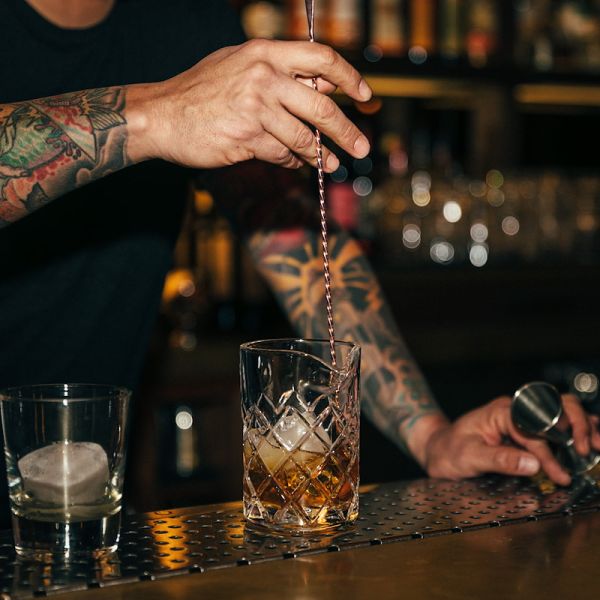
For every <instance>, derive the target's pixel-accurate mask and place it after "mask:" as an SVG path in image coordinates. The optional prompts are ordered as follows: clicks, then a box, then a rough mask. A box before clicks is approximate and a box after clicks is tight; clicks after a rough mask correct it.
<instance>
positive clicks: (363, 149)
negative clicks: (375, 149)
mask: <svg viewBox="0 0 600 600" xmlns="http://www.w3.org/2000/svg"><path fill="white" fill-rule="evenodd" d="M370 149H371V146H370V145H369V141H368V140H367V138H366V137H365V136H364V135H361V136H360V137H359V138H358V139H357V140H356V142H354V150H355V151H356V152H357V154H359V155H360V158H363V157H364V156H366V155H367V154H369V150H370Z"/></svg>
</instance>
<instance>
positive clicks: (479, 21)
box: [466, 0, 500, 68]
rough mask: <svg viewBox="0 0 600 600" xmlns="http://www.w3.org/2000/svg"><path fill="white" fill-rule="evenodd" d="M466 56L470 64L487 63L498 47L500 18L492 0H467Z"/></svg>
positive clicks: (481, 64) (477, 66)
mask: <svg viewBox="0 0 600 600" xmlns="http://www.w3.org/2000/svg"><path fill="white" fill-rule="evenodd" d="M466 28H467V29H466V46H467V57H468V59H469V63H470V64H471V66H473V67H476V68H482V67H486V66H488V65H489V63H490V60H491V58H492V56H493V54H494V53H495V52H496V50H497V47H498V36H499V28H500V20H499V15H498V7H497V6H496V4H495V3H494V1H493V0H469V2H468V4H467V18H466Z"/></svg>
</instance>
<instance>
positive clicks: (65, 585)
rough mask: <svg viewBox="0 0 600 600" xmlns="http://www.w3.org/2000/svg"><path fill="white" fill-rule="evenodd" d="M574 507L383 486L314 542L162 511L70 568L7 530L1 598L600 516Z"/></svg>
mask: <svg viewBox="0 0 600 600" xmlns="http://www.w3.org/2000/svg"><path fill="white" fill-rule="evenodd" d="M576 500H577V502H576V503H574V498H573V495H572V493H568V492H567V491H566V490H562V491H557V492H555V493H553V494H550V495H545V496H543V495H541V494H540V493H539V492H538V491H537V488H536V487H535V486H534V485H533V484H531V483H530V482H528V481H525V480H521V479H505V478H495V477H492V478H485V479H473V480H466V481H460V482H448V481H439V480H430V479H424V480H417V481H410V482H400V483H388V484H383V485H380V486H378V487H377V488H376V489H374V490H372V491H370V492H368V493H363V494H362V495H361V508H360V517H359V519H358V521H357V522H356V523H355V524H354V525H352V526H349V527H346V528H343V529H338V530H336V531H335V532H334V533H328V534H319V535H311V536H302V535H296V534H293V535H271V534H264V533H261V532H256V531H251V530H250V529H249V528H246V527H245V525H244V520H243V517H242V512H241V508H240V505H239V504H238V503H235V504H233V503H232V504H229V505H216V506H213V507H197V508H186V509H173V510H165V511H158V512H152V513H146V514H143V515H139V516H138V517H137V518H125V519H124V523H123V526H122V530H121V541H120V543H119V550H118V551H117V552H116V553H115V554H114V555H112V556H111V557H108V558H103V559H101V560H93V559H90V560H84V559H81V560H74V561H72V562H70V563H67V564H65V563H59V562H54V563H49V564H39V563H34V562H31V561H25V560H21V559H18V558H16V557H15V552H14V548H13V545H12V537H11V532H10V531H6V532H3V533H2V534H0V592H1V593H2V594H3V596H2V598H3V599H8V598H14V599H17V598H32V597H39V596H46V595H53V594H58V593H60V592H66V591H76V590H85V589H89V588H95V587H103V586H110V585H117V584H122V583H129V582H134V581H140V580H148V579H159V578H162V577H170V576H174V575H180V574H185V573H199V572H202V571H205V570H208V569H215V568H223V567H236V566H242V565H248V564H251V563H256V562H261V561H266V560H283V559H289V558H294V557H296V556H299V555H303V554H307V553H319V552H337V551H340V550H346V549H351V548H358V547H364V546H369V545H379V544H385V543H390V542H400V541H405V540H411V539H422V538H425V537H428V536H434V535H443V534H452V533H460V532H463V531H469V530H473V529H481V528H486V527H494V526H499V525H505V524H509V523H518V522H523V521H528V520H537V519H544V518H551V517H558V516H560V515H570V514H572V513H574V512H582V511H594V510H598V509H600V501H599V499H598V497H597V496H593V497H591V496H589V495H585V496H581V495H580V497H578V498H577V499H576Z"/></svg>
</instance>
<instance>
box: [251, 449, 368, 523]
mask: <svg viewBox="0 0 600 600" xmlns="http://www.w3.org/2000/svg"><path fill="white" fill-rule="evenodd" d="M265 446H266V443H265V444H263V446H262V447H261V452H258V453H256V452H255V454H254V456H252V454H251V448H250V446H249V445H248V444H247V445H246V446H245V447H244V460H245V465H246V468H247V471H246V472H247V474H248V476H247V477H246V478H245V479H244V498H245V501H246V499H250V498H252V502H253V503H256V501H257V500H258V503H259V504H260V506H261V508H262V511H263V512H262V514H261V513H260V511H249V514H247V516H248V517H249V519H250V520H251V521H253V522H255V523H257V524H262V525H266V526H274V527H281V528H291V529H299V530H302V529H307V530H308V529H310V530H313V529H328V528H331V527H335V526H337V525H341V524H342V523H346V522H351V521H354V520H356V518H357V517H358V491H357V486H358V460H354V461H351V460H350V455H349V453H348V452H347V451H345V450H344V448H343V447H340V449H339V451H338V452H334V453H332V454H330V455H323V454H318V453H315V452H307V451H305V450H296V451H294V452H291V453H287V452H286V451H285V450H281V449H278V448H275V447H273V446H270V445H269V447H268V449H267V451H264V450H263V449H264V448H265ZM248 480H249V481H250V482H251V483H252V486H253V487H254V491H255V492H256V493H255V494H253V493H252V490H251V488H250V486H249V485H248Z"/></svg>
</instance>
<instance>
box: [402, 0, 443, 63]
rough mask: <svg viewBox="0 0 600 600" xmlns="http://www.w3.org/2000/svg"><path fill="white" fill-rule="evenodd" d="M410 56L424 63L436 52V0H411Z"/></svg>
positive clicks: (413, 59)
mask: <svg viewBox="0 0 600 600" xmlns="http://www.w3.org/2000/svg"><path fill="white" fill-rule="evenodd" d="M409 15H410V17H409V18H410V27H409V43H410V49H409V51H408V58H409V60H410V61H411V62H412V63H414V64H423V63H424V62H425V61H427V59H428V58H430V57H432V56H433V55H434V53H435V52H436V27H435V21H436V10H435V1H434V0H411V3H410V10H409Z"/></svg>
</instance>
